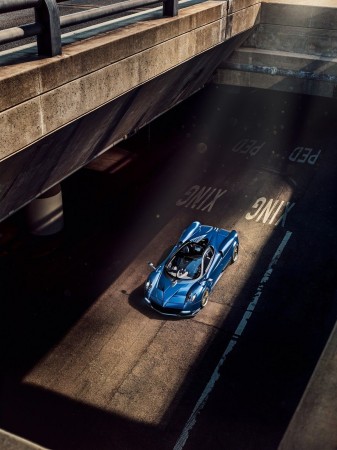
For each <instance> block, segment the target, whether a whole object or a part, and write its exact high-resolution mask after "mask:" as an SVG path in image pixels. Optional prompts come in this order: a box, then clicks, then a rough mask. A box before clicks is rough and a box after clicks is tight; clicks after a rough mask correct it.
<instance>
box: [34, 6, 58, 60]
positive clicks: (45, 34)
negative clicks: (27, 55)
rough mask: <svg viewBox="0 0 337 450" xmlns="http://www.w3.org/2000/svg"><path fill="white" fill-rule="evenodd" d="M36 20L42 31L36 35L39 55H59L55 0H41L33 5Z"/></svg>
mask: <svg viewBox="0 0 337 450" xmlns="http://www.w3.org/2000/svg"><path fill="white" fill-rule="evenodd" d="M35 19H36V22H38V23H40V24H41V25H42V28H43V31H42V33H41V34H39V35H38V36H37V48H38V52H39V55H45V56H56V55H61V53H62V45H61V27H60V16H59V11H58V7H57V3H56V1H55V0H42V2H41V3H40V5H39V6H36V7H35Z"/></svg>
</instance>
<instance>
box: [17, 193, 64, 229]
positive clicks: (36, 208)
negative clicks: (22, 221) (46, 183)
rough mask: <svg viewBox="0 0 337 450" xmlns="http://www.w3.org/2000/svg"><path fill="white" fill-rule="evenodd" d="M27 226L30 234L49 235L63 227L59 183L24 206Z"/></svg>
mask: <svg viewBox="0 0 337 450" xmlns="http://www.w3.org/2000/svg"><path fill="white" fill-rule="evenodd" d="M26 217H27V222H28V227H29V229H30V231H31V233H32V234H35V235H37V236H50V235H52V234H56V233H59V232H60V231H61V230H62V229H63V203H62V191H61V185H60V184H57V185H56V186H54V187H53V188H51V189H49V190H48V191H46V192H45V193H44V194H43V195H41V196H40V197H38V198H36V199H35V200H32V201H31V202H30V203H29V205H28V206H27V207H26Z"/></svg>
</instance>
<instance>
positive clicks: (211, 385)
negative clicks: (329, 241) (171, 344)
mask: <svg viewBox="0 0 337 450" xmlns="http://www.w3.org/2000/svg"><path fill="white" fill-rule="evenodd" d="M291 235H292V232H291V231H287V232H286V234H285V236H284V238H283V239H282V242H281V244H280V245H279V246H278V249H277V250H276V252H275V253H274V256H273V258H272V260H271V261H270V263H269V266H268V269H267V270H266V272H265V273H264V275H263V277H262V279H261V281H260V284H259V286H258V288H257V290H256V293H255V295H254V297H253V299H252V301H251V302H250V303H249V305H248V308H247V309H246V311H245V313H244V315H243V317H242V319H241V321H240V323H239V325H238V326H237V328H236V330H235V332H234V334H233V336H232V338H231V340H230V341H229V344H228V345H227V347H226V350H225V351H224V353H223V355H222V357H221V359H220V361H219V362H218V365H217V366H216V368H215V370H214V372H213V374H212V376H211V378H210V380H209V382H208V383H207V385H206V387H205V389H204V391H203V392H202V394H201V396H200V397H199V400H198V401H197V403H196V405H195V407H194V409H193V411H192V414H191V415H190V417H189V419H188V420H187V422H186V425H185V427H184V429H183V431H182V433H181V435H180V436H179V439H178V440H177V442H176V444H175V446H174V449H173V450H181V449H182V448H183V447H184V445H185V443H186V441H187V439H188V436H189V433H190V431H191V430H192V428H193V426H194V425H195V423H196V421H197V415H198V414H199V413H200V412H201V410H202V409H203V407H204V406H205V405H206V402H207V400H208V397H209V395H210V393H211V392H212V390H213V388H214V386H215V383H216V382H217V380H218V379H219V378H220V368H221V366H222V365H223V363H224V362H225V360H226V358H227V356H228V354H229V353H230V352H231V351H232V350H233V348H234V347H235V345H236V343H237V342H238V339H239V337H240V336H241V335H242V333H243V331H244V329H245V328H246V325H247V323H248V320H249V318H250V317H251V316H252V315H253V311H254V309H255V307H256V305H257V303H258V301H259V298H260V297H261V294H262V291H263V288H264V286H265V285H266V283H267V282H268V281H269V279H270V276H271V274H272V272H273V270H274V266H276V264H277V262H278V260H279V259H280V256H281V255H282V252H283V250H284V248H285V246H286V245H287V243H288V241H289V239H290V237H291Z"/></svg>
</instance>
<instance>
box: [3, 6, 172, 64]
mask: <svg viewBox="0 0 337 450" xmlns="http://www.w3.org/2000/svg"><path fill="white" fill-rule="evenodd" d="M63 1H66V0H1V1H0V14H1V13H8V12H13V11H21V10H23V9H28V8H34V10H35V20H36V22H35V23H30V24H27V25H22V26H20V27H13V28H7V29H5V30H2V31H0V45H1V44H7V43H9V42H14V41H17V40H20V39H24V38H27V37H32V36H37V47H38V54H39V55H41V56H42V55H44V56H56V55H61V53H62V43H61V29H62V28H65V27H69V26H72V25H78V24H81V23H85V22H89V21H91V20H95V19H101V18H103V17H107V16H111V15H113V14H117V13H121V12H125V11H129V10H131V9H134V8H139V7H142V6H148V5H152V4H154V3H158V0H125V1H123V2H120V3H115V4H112V5H107V6H101V7H98V8H95V9H93V10H86V11H81V12H78V13H74V14H68V15H66V16H60V14H59V10H58V6H57V3H61V2H63ZM177 14H178V0H163V15H164V16H168V17H174V16H176V15H177Z"/></svg>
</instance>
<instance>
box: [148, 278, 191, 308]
mask: <svg viewBox="0 0 337 450" xmlns="http://www.w3.org/2000/svg"><path fill="white" fill-rule="evenodd" d="M191 286H192V282H191V281H184V280H179V281H176V280H172V279H171V278H169V277H167V276H166V275H165V273H162V274H161V276H160V277H159V278H158V281H157V283H156V284H155V286H154V287H153V289H152V293H151V297H152V298H153V299H154V300H155V301H156V302H157V303H159V304H160V305H162V306H165V305H167V304H168V303H169V304H170V305H183V304H184V303H185V300H186V295H187V294H188V291H189V290H190V288H191Z"/></svg>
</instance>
